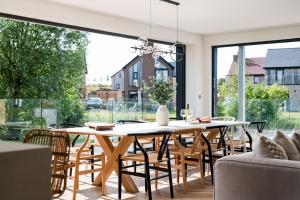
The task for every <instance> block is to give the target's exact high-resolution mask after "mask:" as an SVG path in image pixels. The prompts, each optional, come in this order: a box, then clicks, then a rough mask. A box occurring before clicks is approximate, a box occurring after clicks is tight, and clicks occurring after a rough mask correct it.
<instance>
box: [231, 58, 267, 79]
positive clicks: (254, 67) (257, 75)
mask: <svg viewBox="0 0 300 200" xmlns="http://www.w3.org/2000/svg"><path fill="white" fill-rule="evenodd" d="M237 60H238V56H237V55H234V56H233V60H232V63H231V65H230V69H229V72H228V74H227V76H229V77H230V76H237V75H238V62H237ZM264 62H265V57H255V58H247V59H246V76H247V78H248V79H250V81H251V83H253V84H257V83H261V82H262V81H264V80H265V70H264V68H263V65H264Z"/></svg>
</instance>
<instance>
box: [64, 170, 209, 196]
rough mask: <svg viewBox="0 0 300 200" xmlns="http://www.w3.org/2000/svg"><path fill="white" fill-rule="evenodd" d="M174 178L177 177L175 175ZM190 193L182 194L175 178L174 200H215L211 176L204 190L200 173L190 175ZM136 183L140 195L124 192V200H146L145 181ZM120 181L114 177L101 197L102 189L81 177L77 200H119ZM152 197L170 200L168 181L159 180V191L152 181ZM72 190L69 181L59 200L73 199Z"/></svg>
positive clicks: (71, 183)
mask: <svg viewBox="0 0 300 200" xmlns="http://www.w3.org/2000/svg"><path fill="white" fill-rule="evenodd" d="M173 177H176V175H175V174H173ZM188 177H189V178H188V193H187V194H184V193H183V192H182V187H181V184H179V185H177V184H176V179H175V178H173V185H174V195H175V198H174V199H185V200H194V199H197V200H212V199H213V186H212V184H211V179H210V176H208V177H206V186H205V188H204V189H201V188H200V179H199V173H189V175H188ZM134 181H135V183H136V184H137V185H138V187H139V191H140V192H138V193H135V194H130V193H126V192H125V191H124V190H122V199H128V200H134V199H146V198H147V196H146V193H145V189H144V179H142V178H137V177H134ZM117 184H118V180H117V176H116V175H112V176H111V178H110V179H109V180H108V182H107V183H106V187H107V196H101V193H100V191H101V188H99V187H95V186H93V185H92V184H91V179H90V177H89V176H81V177H80V186H79V191H78V192H77V200H89V199H93V200H96V199H106V200H108V199H109V200H112V199H118V198H117V192H118V186H117ZM151 187H152V195H153V199H160V200H167V199H168V200H170V199H171V198H170V193H169V183H168V182H167V179H161V180H159V184H158V187H159V188H158V190H155V189H154V181H152V186H151ZM72 189H73V180H72V179H69V180H68V187H67V190H66V192H65V193H64V195H63V196H62V197H61V198H59V199H61V200H70V199H72Z"/></svg>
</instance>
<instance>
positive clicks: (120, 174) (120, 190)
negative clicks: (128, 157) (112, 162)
mask: <svg viewBox="0 0 300 200" xmlns="http://www.w3.org/2000/svg"><path fill="white" fill-rule="evenodd" d="M118 165H119V166H118V199H122V160H121V155H119V160H118Z"/></svg>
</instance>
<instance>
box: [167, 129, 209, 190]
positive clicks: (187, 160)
mask: <svg viewBox="0 0 300 200" xmlns="http://www.w3.org/2000/svg"><path fill="white" fill-rule="evenodd" d="M193 135H194V137H193V139H194V141H193V145H192V146H191V147H185V146H184V144H182V143H181V142H180V140H178V139H179V137H176V135H174V136H173V141H174V148H172V149H171V154H172V155H174V158H175V166H174V167H173V168H175V169H176V172H177V183H179V177H180V173H181V174H182V178H183V192H184V193H186V192H187V172H188V166H194V167H197V168H199V172H200V177H201V181H200V182H201V185H202V186H203V187H204V185H205V183H204V177H203V174H202V172H203V169H202V167H203V164H202V162H203V159H202V151H203V150H202V145H203V141H202V134H201V132H200V131H199V132H196V131H195V133H193Z"/></svg>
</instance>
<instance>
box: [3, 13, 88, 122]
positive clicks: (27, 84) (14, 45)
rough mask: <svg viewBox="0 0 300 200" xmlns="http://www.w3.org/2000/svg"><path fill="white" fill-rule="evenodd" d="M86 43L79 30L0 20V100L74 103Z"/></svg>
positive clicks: (70, 110) (82, 67)
mask: <svg viewBox="0 0 300 200" xmlns="http://www.w3.org/2000/svg"><path fill="white" fill-rule="evenodd" d="M87 44H88V39H87V35H86V33H83V32H80V31H76V30H71V29H66V28H60V27H52V26H46V25H40V24H34V23H28V22H20V21H13V20H9V19H4V18H0V97H1V98H13V99H21V98H23V99H24V98H25V99H26V98H31V99H37V98H38V99H60V100H61V101H62V103H61V105H64V104H65V105H66V104H69V103H68V102H70V101H72V102H78V101H79V100H80V93H79V92H80V88H81V87H82V84H83V75H84V73H85V70H86V62H85V52H86V46H87ZM75 104H76V105H78V103H75ZM77 107H78V106H77ZM73 110H74V109H73ZM72 114H74V113H72V109H69V108H68V109H67V110H65V112H64V114H63V116H62V117H63V118H64V120H66V119H68V118H69V117H70V116H71V115H72Z"/></svg>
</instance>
